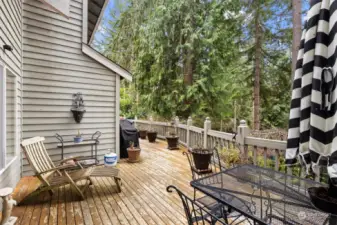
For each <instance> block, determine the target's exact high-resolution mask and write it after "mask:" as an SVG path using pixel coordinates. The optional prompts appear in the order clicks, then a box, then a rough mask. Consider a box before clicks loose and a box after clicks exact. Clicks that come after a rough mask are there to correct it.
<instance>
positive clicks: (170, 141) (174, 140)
mask: <svg viewBox="0 0 337 225" xmlns="http://www.w3.org/2000/svg"><path fill="white" fill-rule="evenodd" d="M166 140H167V148H168V149H169V150H175V149H179V147H178V144H179V137H177V136H167V137H166Z"/></svg>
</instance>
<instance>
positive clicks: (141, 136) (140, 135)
mask: <svg viewBox="0 0 337 225" xmlns="http://www.w3.org/2000/svg"><path fill="white" fill-rule="evenodd" d="M146 134H147V130H139V137H140V139H146Z"/></svg>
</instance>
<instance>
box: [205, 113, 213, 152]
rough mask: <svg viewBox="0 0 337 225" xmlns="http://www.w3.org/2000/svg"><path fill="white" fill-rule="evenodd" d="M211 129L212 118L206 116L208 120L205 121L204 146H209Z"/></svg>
mask: <svg viewBox="0 0 337 225" xmlns="http://www.w3.org/2000/svg"><path fill="white" fill-rule="evenodd" d="M210 129H211V120H210V118H209V117H206V120H205V122H204V148H205V149H206V148H207V134H208V130H210Z"/></svg>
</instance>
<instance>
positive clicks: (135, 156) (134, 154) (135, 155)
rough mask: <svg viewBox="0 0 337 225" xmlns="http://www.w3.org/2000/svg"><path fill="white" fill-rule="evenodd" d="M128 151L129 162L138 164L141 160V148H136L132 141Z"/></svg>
mask: <svg viewBox="0 0 337 225" xmlns="http://www.w3.org/2000/svg"><path fill="white" fill-rule="evenodd" d="M127 151H128V161H129V162H138V161H139V159H140V148H135V147H134V143H133V142H132V141H130V147H129V148H127Z"/></svg>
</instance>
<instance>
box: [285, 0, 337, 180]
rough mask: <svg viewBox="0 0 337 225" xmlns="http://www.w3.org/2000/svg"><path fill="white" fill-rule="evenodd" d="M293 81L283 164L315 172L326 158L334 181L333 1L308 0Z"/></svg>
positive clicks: (336, 67) (336, 19) (336, 46)
mask: <svg viewBox="0 0 337 225" xmlns="http://www.w3.org/2000/svg"><path fill="white" fill-rule="evenodd" d="M310 4H311V6H310V10H309V12H308V14H307V19H306V23H305V27H304V31H303V34H302V40H301V44H300V49H299V52H298V59H297V65H296V71H295V76H294V81H293V90H292V100H291V109H290V118H289V130H288V141H287V150H286V163H287V164H288V165H291V164H295V163H296V162H297V158H300V160H301V162H303V163H304V164H305V165H306V166H307V171H308V170H309V168H310V167H311V168H312V169H313V171H314V172H316V173H317V169H318V168H319V167H318V165H319V163H320V162H322V161H324V160H322V159H327V160H328V173H329V176H330V178H331V180H332V181H333V182H334V181H335V182H336V184H337V114H336V111H337V90H336V81H337V78H336V72H337V62H336V58H337V35H336V34H337V0H311V3H310Z"/></svg>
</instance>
